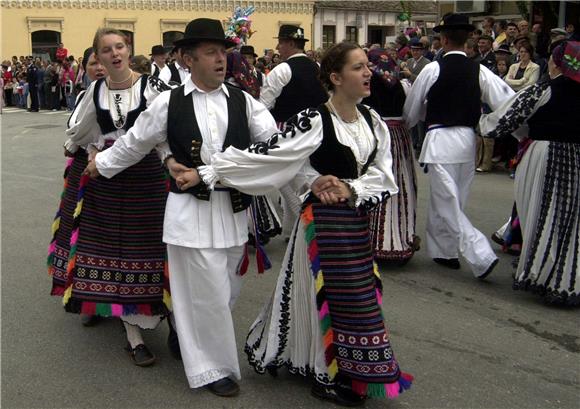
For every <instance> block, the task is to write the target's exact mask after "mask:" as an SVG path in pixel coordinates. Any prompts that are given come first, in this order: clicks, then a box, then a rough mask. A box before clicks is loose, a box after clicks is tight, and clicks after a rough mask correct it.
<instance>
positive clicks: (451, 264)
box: [433, 258, 461, 270]
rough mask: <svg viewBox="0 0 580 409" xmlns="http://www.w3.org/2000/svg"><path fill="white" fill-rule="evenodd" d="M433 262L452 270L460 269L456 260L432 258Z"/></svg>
mask: <svg viewBox="0 0 580 409" xmlns="http://www.w3.org/2000/svg"><path fill="white" fill-rule="evenodd" d="M433 261H434V262H436V263H437V264H441V265H442V266H445V267H448V268H451V269H453V270H459V269H460V268H461V264H459V259H458V258H434V259H433Z"/></svg>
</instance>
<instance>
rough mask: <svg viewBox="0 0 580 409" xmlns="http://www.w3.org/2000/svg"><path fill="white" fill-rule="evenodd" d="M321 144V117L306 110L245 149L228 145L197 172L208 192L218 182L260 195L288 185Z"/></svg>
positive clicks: (312, 110)
mask: <svg viewBox="0 0 580 409" xmlns="http://www.w3.org/2000/svg"><path fill="white" fill-rule="evenodd" d="M321 142H322V120H321V118H320V114H319V113H318V111H316V110H315V109H311V108H309V109H306V110H304V111H302V112H300V113H299V114H297V115H295V116H294V117H292V118H290V119H289V120H288V122H287V123H286V128H285V130H284V131H282V132H275V133H274V134H273V135H272V136H270V137H269V138H268V139H267V140H264V141H259V142H256V143H254V144H252V145H251V146H250V147H249V148H248V149H246V150H240V149H236V148H234V147H232V146H230V147H229V148H227V149H226V150H225V151H224V152H217V153H215V154H214V155H213V156H212V158H211V164H210V165H205V166H200V167H199V168H198V169H197V170H198V172H199V174H200V176H201V178H202V180H203V182H204V183H205V184H206V185H207V186H208V187H209V188H210V189H212V188H213V187H214V186H215V184H216V183H217V182H219V183H221V184H222V185H224V186H228V187H232V188H235V189H238V190H240V191H242V192H244V193H247V194H251V195H260V194H264V193H266V192H269V191H271V190H274V189H279V188H280V187H281V186H283V185H285V184H287V183H288V182H290V181H291V180H292V179H293V178H294V176H295V175H296V174H297V173H298V171H299V170H300V169H301V168H302V165H303V164H304V163H305V161H306V160H307V159H308V158H309V157H310V155H311V154H312V153H313V152H314V151H316V149H318V147H319V146H320V143H321Z"/></svg>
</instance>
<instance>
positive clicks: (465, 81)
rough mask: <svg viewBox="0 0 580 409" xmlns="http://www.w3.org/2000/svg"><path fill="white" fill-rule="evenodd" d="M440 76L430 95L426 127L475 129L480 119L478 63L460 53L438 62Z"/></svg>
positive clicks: (430, 90)
mask: <svg viewBox="0 0 580 409" xmlns="http://www.w3.org/2000/svg"><path fill="white" fill-rule="evenodd" d="M437 63H438V64H439V76H438V77H437V80H436V81H435V83H434V84H433V85H432V86H431V88H430V89H429V92H428V93H427V115H426V118H425V122H426V123H427V125H432V124H441V125H445V126H468V127H471V128H474V127H475V126H476V125H477V123H478V121H479V117H480V116H481V90H480V88H479V63H477V62H475V61H472V60H469V59H468V58H467V57H465V56H464V55H461V54H451V55H446V56H445V57H443V58H442V59H441V60H438V61H437Z"/></svg>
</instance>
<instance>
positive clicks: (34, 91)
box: [28, 86, 38, 111]
mask: <svg viewBox="0 0 580 409" xmlns="http://www.w3.org/2000/svg"><path fill="white" fill-rule="evenodd" d="M28 92H29V93H30V110H31V111H38V87H37V86H32V87H30V88H28Z"/></svg>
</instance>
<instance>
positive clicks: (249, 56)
mask: <svg viewBox="0 0 580 409" xmlns="http://www.w3.org/2000/svg"><path fill="white" fill-rule="evenodd" d="M240 54H242V56H243V57H244V58H245V59H246V61H247V62H248V64H249V65H250V67H251V74H252V75H253V76H254V77H256V80H257V81H258V84H260V87H261V86H262V85H264V74H262V72H261V71H260V70H257V69H256V58H258V54H256V52H255V51H254V47H252V46H251V45H243V46H242V48H240Z"/></svg>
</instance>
